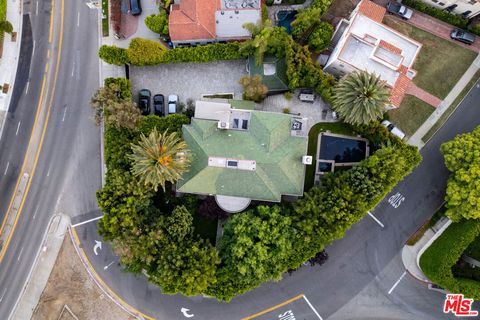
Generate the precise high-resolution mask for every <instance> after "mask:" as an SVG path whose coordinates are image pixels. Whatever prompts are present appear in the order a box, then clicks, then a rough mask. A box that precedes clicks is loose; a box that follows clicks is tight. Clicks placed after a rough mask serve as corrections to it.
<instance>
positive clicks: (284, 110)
mask: <svg viewBox="0 0 480 320" xmlns="http://www.w3.org/2000/svg"><path fill="white" fill-rule="evenodd" d="M282 112H283V113H286V114H289V113H290V109H289V108H283V109H282Z"/></svg>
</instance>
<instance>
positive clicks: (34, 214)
mask: <svg viewBox="0 0 480 320" xmlns="http://www.w3.org/2000/svg"><path fill="white" fill-rule="evenodd" d="M37 211H38V207H37V209H35V212H34V213H33V217H32V219H34V220H35V216H36V215H37Z"/></svg>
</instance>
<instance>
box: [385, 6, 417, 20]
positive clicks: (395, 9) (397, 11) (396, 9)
mask: <svg viewBox="0 0 480 320" xmlns="http://www.w3.org/2000/svg"><path fill="white" fill-rule="evenodd" d="M387 12H388V13H390V14H394V15H396V16H399V17H400V18H402V19H404V20H408V19H410V18H411V17H412V14H413V11H412V10H411V9H409V8H407V7H405V6H402V5H401V4H400V3H398V2H389V3H388V4H387Z"/></svg>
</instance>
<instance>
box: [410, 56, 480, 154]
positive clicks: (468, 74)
mask: <svg viewBox="0 0 480 320" xmlns="http://www.w3.org/2000/svg"><path fill="white" fill-rule="evenodd" d="M478 70H480V54H479V55H478V56H477V57H476V58H475V60H473V63H472V64H471V65H470V67H469V68H468V69H467V71H465V73H464V74H463V76H462V77H461V78H460V80H458V82H457V84H456V85H455V86H454V87H453V89H452V90H450V92H449V93H448V95H447V96H446V97H445V99H443V101H442V102H441V103H440V104H439V105H438V107H437V108H436V110H435V111H434V112H433V113H432V114H431V115H430V117H428V119H427V120H426V121H425V122H424V123H423V124H422V125H421V126H420V128H418V130H417V131H416V132H415V133H414V134H413V135H412V136H411V137H410V139H408V141H407V142H408V144H411V145H415V146H417V147H419V148H422V147H423V146H424V145H425V143H424V142H423V141H422V138H423V136H424V135H425V134H427V132H428V131H429V130H430V129H431V128H432V127H433V126H434V125H435V123H436V122H437V121H438V120H439V118H440V117H441V116H442V115H443V114H444V113H445V111H446V110H447V109H448V107H450V105H451V104H452V103H453V101H455V99H456V98H457V97H458V95H459V94H460V92H462V90H463V89H464V88H465V87H466V86H467V84H468V83H469V82H470V80H472V78H473V76H474V75H475V73H476V72H477V71H478Z"/></svg>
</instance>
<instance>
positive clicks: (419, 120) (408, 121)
mask: <svg viewBox="0 0 480 320" xmlns="http://www.w3.org/2000/svg"><path fill="white" fill-rule="evenodd" d="M434 110H435V108H434V107H432V106H431V105H429V104H428V103H426V102H424V101H422V100H420V99H418V98H417V97H414V96H410V95H407V96H405V98H404V99H403V101H402V104H401V105H400V107H399V108H398V109H396V110H390V111H388V112H387V114H388V117H389V119H390V120H391V121H392V123H394V124H395V125H396V126H398V127H399V128H400V129H401V130H402V131H403V132H405V134H406V135H407V136H411V135H412V134H414V133H415V131H417V129H418V128H419V127H420V126H421V125H422V124H423V123H424V122H425V120H427V119H428V117H429V116H430V115H431V114H432V112H433V111H434Z"/></svg>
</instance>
